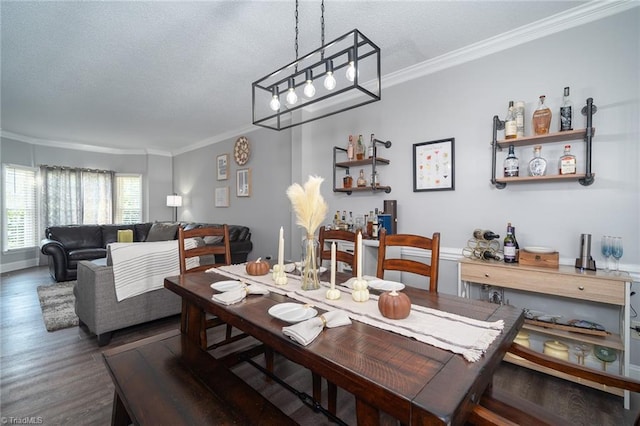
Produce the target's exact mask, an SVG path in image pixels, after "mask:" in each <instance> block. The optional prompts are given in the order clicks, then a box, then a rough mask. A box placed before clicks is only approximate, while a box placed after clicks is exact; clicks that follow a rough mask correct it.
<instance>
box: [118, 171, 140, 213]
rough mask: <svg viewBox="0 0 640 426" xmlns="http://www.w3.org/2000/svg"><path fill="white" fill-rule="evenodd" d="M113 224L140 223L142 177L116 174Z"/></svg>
mask: <svg viewBox="0 0 640 426" xmlns="http://www.w3.org/2000/svg"><path fill="white" fill-rule="evenodd" d="M115 186H116V191H115V192H116V194H115V220H114V223H140V222H142V176H141V175H125V174H116V185H115Z"/></svg>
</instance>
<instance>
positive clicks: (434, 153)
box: [413, 138, 455, 192]
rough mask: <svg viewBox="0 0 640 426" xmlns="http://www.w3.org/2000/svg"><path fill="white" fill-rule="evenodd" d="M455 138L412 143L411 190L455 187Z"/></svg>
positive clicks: (450, 189) (451, 188)
mask: <svg viewBox="0 0 640 426" xmlns="http://www.w3.org/2000/svg"><path fill="white" fill-rule="evenodd" d="M454 148H455V138H448V139H440V140H437V141H431V142H420V143H414V144H413V192H420V191H453V190H454V189H455V149H454Z"/></svg>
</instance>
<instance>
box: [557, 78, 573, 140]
mask: <svg viewBox="0 0 640 426" xmlns="http://www.w3.org/2000/svg"><path fill="white" fill-rule="evenodd" d="M572 122H573V103H572V102H571V99H569V88H568V87H565V88H564V97H563V98H562V106H561V107H560V131H561V132H565V131H567V130H573V127H572Z"/></svg>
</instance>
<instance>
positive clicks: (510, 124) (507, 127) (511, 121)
mask: <svg viewBox="0 0 640 426" xmlns="http://www.w3.org/2000/svg"><path fill="white" fill-rule="evenodd" d="M516 135H517V125H516V116H515V115H514V113H513V101H509V110H508V112H507V117H506V118H505V119H504V138H505V139H515V138H516Z"/></svg>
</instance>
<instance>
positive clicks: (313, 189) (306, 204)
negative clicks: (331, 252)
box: [287, 176, 329, 236]
mask: <svg viewBox="0 0 640 426" xmlns="http://www.w3.org/2000/svg"><path fill="white" fill-rule="evenodd" d="M322 182H324V178H321V177H319V176H309V179H308V180H307V182H306V183H305V184H304V187H302V186H300V184H299V183H294V184H293V185H291V186H290V187H289V188H287V197H289V200H291V206H292V207H293V211H294V212H295V214H296V218H297V220H296V223H297V224H298V225H300V226H301V227H303V228H304V229H305V230H306V231H307V235H308V236H309V235H314V234H315V232H316V229H318V228H319V227H320V225H321V224H322V222H323V221H324V219H325V217H326V216H327V210H328V209H329V207H328V206H327V203H326V201H325V200H324V198H323V197H322V195H321V194H320V185H321V184H322Z"/></svg>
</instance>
